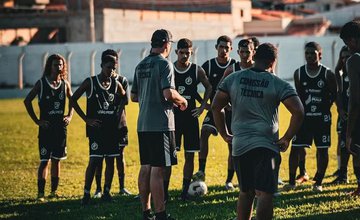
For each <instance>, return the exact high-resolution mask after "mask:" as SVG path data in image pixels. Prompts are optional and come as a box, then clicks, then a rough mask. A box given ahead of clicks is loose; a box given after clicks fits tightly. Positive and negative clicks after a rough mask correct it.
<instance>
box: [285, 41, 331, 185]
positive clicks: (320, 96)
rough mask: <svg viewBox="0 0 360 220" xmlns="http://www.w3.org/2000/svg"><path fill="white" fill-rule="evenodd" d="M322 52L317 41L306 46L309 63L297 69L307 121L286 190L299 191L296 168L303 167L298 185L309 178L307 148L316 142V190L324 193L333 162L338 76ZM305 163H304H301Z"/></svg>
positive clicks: (297, 137)
mask: <svg viewBox="0 0 360 220" xmlns="http://www.w3.org/2000/svg"><path fill="white" fill-rule="evenodd" d="M321 56H322V49H321V47H320V45H319V44H318V43H316V42H309V43H307V44H306V45H305V59H306V64H305V65H303V66H301V67H300V68H299V69H297V70H295V73H294V82H295V87H296V91H297V93H298V94H299V97H300V99H301V102H302V104H303V105H304V110H305V118H304V122H303V124H302V126H301V129H300V130H299V132H298V133H297V134H296V135H295V137H294V139H293V140H292V147H291V151H290V156H289V184H287V185H285V186H284V190H292V189H295V184H296V183H295V181H296V180H295V176H296V169H297V167H298V166H299V165H300V175H301V177H300V178H298V183H302V182H305V181H307V180H308V179H309V176H308V175H307V174H306V171H305V155H306V151H305V148H309V147H310V146H311V144H312V142H313V140H314V142H315V145H316V147H317V150H316V162H317V171H316V174H315V177H314V181H315V184H314V185H313V190H314V191H317V192H321V191H322V185H321V184H322V180H323V178H324V176H325V172H326V168H327V166H328V162H329V154H328V149H329V147H330V146H331V135H330V128H331V112H330V107H331V105H332V103H333V102H334V101H335V98H336V89H337V88H336V80H335V74H334V73H333V72H332V71H331V70H330V69H329V68H327V67H326V66H324V65H322V64H321V63H320V60H321ZM301 160H303V161H304V162H303V164H299V161H301Z"/></svg>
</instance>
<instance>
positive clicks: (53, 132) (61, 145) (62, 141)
mask: <svg viewBox="0 0 360 220" xmlns="http://www.w3.org/2000/svg"><path fill="white" fill-rule="evenodd" d="M66 136H67V127H66V126H50V127H48V128H47V129H44V128H39V136H38V138H39V153H40V161H48V160H50V159H51V158H53V159H56V160H64V159H66V158H67V149H66Z"/></svg>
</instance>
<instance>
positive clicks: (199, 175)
mask: <svg viewBox="0 0 360 220" xmlns="http://www.w3.org/2000/svg"><path fill="white" fill-rule="evenodd" d="M192 180H193V181H199V180H200V181H205V173H204V172H203V171H201V170H199V171H197V172H196V173H195V174H194V175H193V176H192Z"/></svg>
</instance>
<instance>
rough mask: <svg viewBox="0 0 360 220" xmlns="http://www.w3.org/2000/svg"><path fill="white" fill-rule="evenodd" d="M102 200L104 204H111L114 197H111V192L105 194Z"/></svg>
mask: <svg viewBox="0 0 360 220" xmlns="http://www.w3.org/2000/svg"><path fill="white" fill-rule="evenodd" d="M101 200H102V201H104V202H111V201H112V196H111V195H110V192H104V194H103V195H102V197H101Z"/></svg>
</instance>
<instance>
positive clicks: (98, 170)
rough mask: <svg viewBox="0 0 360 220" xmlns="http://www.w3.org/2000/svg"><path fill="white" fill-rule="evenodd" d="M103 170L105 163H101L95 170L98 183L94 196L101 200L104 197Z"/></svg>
mask: <svg viewBox="0 0 360 220" xmlns="http://www.w3.org/2000/svg"><path fill="white" fill-rule="evenodd" d="M102 170H103V162H101V163H99V166H97V167H96V170H95V183H96V190H95V194H94V198H101V196H102V193H101V192H102V187H101V177H102Z"/></svg>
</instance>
